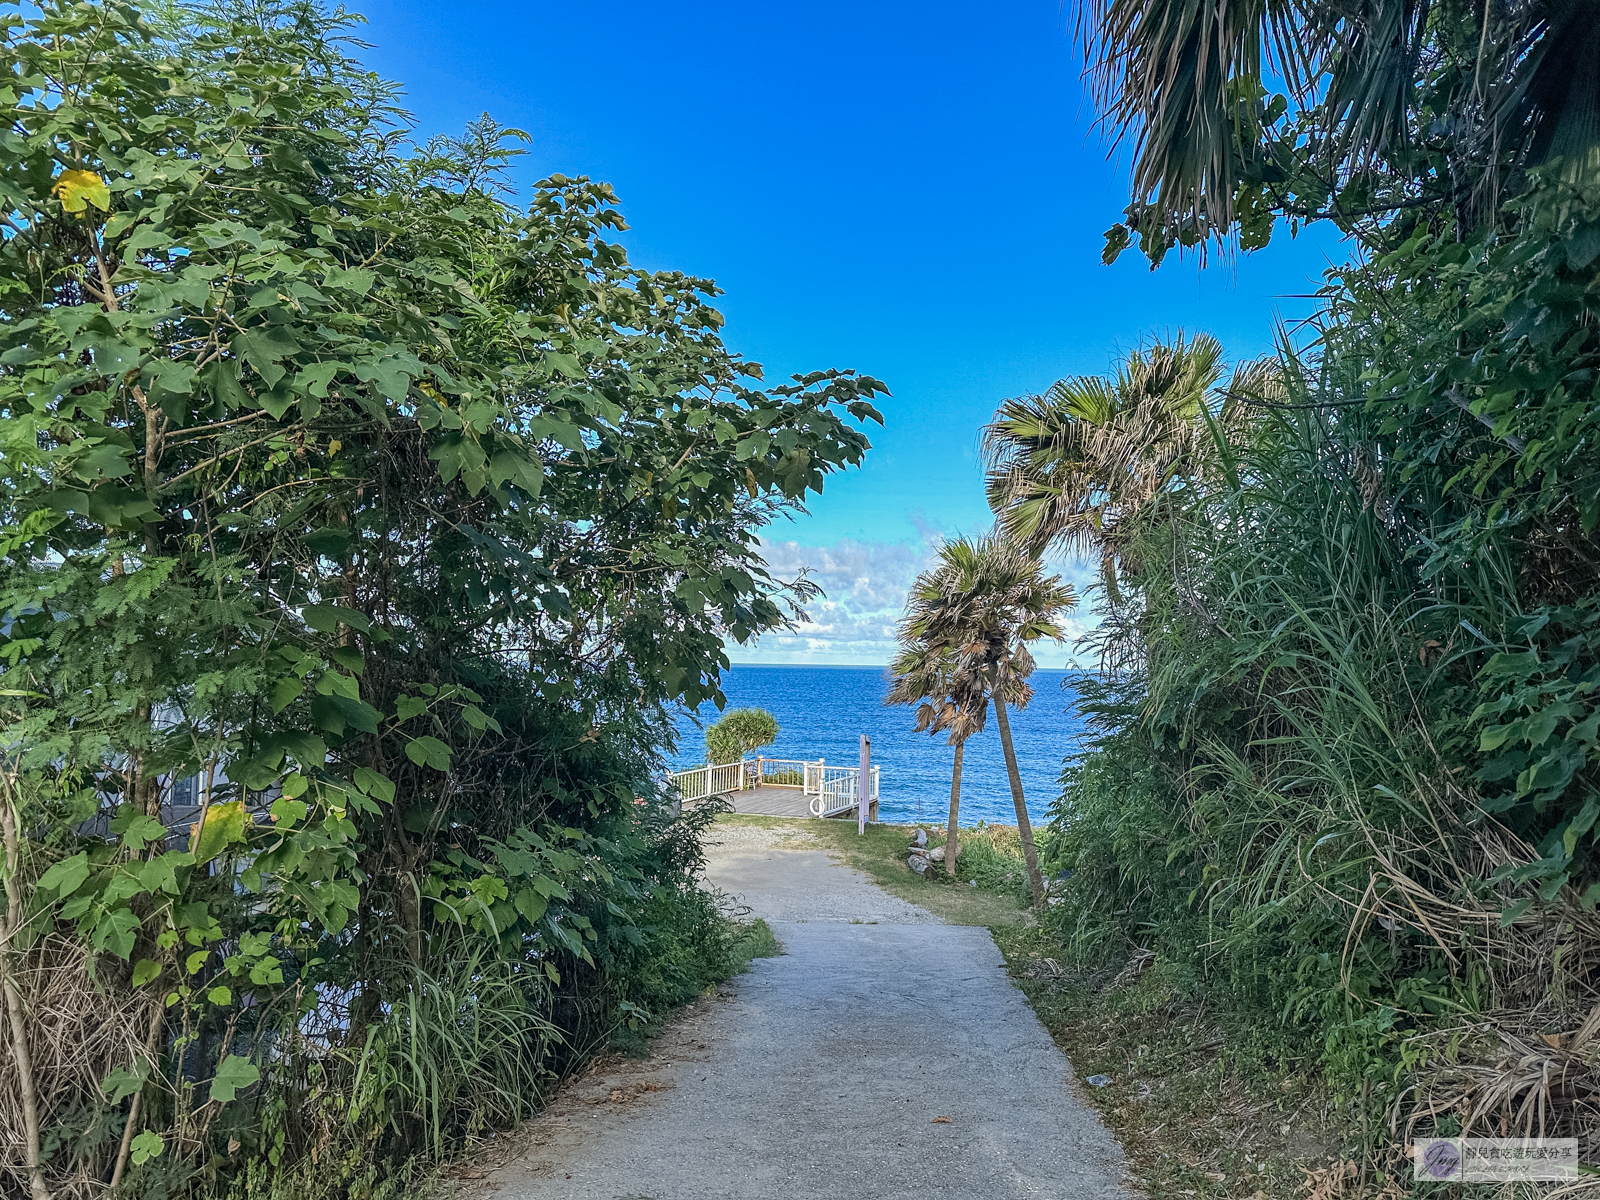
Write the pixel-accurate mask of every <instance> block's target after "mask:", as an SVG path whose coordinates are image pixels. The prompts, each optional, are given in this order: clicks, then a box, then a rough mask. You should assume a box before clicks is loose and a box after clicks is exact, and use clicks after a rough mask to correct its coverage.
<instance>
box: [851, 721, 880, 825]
mask: <svg viewBox="0 0 1600 1200" xmlns="http://www.w3.org/2000/svg"><path fill="white" fill-rule="evenodd" d="M876 782H877V781H876V780H875V779H874V778H873V777H872V739H871V738H869V737H868V736H867V735H866V734H864V733H863V734H862V735H861V768H860V770H859V771H857V773H856V833H857V835H860V834H864V833H866V832H867V805H868V804H870V803H871V802H872V793H873V792H874V791H875V790H876V789H875V788H874V787H873V784H874V783H876Z"/></svg>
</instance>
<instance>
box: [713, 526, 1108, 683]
mask: <svg viewBox="0 0 1600 1200" xmlns="http://www.w3.org/2000/svg"><path fill="white" fill-rule="evenodd" d="M920 532H921V533H922V535H923V536H922V538H921V539H920V540H919V541H917V542H858V541H856V540H854V539H852V538H845V539H843V540H842V541H838V542H835V543H834V544H833V545H831V546H803V545H801V544H800V543H799V542H779V541H769V540H767V539H765V538H763V539H762V542H761V552H762V554H763V556H764V557H765V558H766V560H767V565H768V566H769V567H770V568H771V570H772V573H773V575H774V576H775V577H776V578H778V579H786V580H787V579H794V578H796V577H797V576H798V575H799V574H800V573H801V571H802V570H806V571H807V574H808V576H809V578H810V579H811V580H812V581H813V582H815V583H816V584H818V585H819V586H820V587H821V588H822V590H823V593H824V595H823V596H822V597H819V598H818V599H816V600H813V601H811V602H810V603H809V604H807V605H806V613H807V615H808V616H809V617H810V620H809V621H808V622H806V623H804V624H802V625H800V626H798V627H797V628H796V629H795V631H794V632H792V633H769V634H767V635H766V636H765V637H762V638H761V639H760V640H759V642H756V643H753V644H751V645H748V646H737V645H730V646H729V647H728V657H729V658H730V659H732V660H733V661H734V662H744V663H807V664H821V663H837V664H846V665H863V666H865V665H873V666H877V665H882V664H885V663H887V662H888V661H889V660H890V659H891V658H892V657H893V656H894V649H895V622H897V621H898V620H899V619H900V614H901V612H902V611H903V609H904V607H905V602H906V594H907V593H908V592H909V591H910V590H911V584H912V583H913V581H915V579H916V577H917V575H918V573H919V572H921V571H923V570H925V569H926V568H927V566H928V565H929V563H930V561H931V559H932V557H933V553H934V549H935V547H936V546H937V545H938V537H939V535H938V534H937V532H935V531H934V530H933V529H931V528H921V529H920ZM1058 569H1061V570H1062V573H1063V574H1064V575H1065V576H1066V577H1067V578H1068V579H1069V580H1070V581H1071V582H1072V583H1073V585H1074V586H1075V587H1076V588H1077V590H1078V592H1079V594H1080V595H1081V594H1082V593H1083V590H1084V587H1085V586H1086V585H1087V584H1088V583H1089V582H1090V581H1091V580H1092V578H1093V574H1094V573H1093V572H1092V571H1090V570H1088V569H1087V568H1086V567H1085V566H1084V565H1083V564H1081V563H1069V564H1063V566H1062V567H1061V568H1058ZM1095 623H1097V622H1096V618H1095V615H1094V613H1093V611H1092V610H1091V609H1090V608H1089V606H1088V605H1087V604H1086V603H1085V604H1084V606H1083V607H1081V608H1080V609H1078V611H1076V612H1075V613H1073V614H1071V615H1070V616H1069V617H1068V619H1067V620H1066V621H1065V622H1064V625H1065V626H1066V631H1067V641H1066V642H1065V643H1063V644H1062V645H1059V646H1057V645H1052V644H1049V643H1043V644H1041V645H1038V646H1035V647H1034V653H1035V656H1036V657H1037V658H1038V660H1039V664H1040V665H1041V666H1045V667H1060V666H1066V665H1069V664H1070V663H1072V662H1073V661H1074V658H1073V653H1072V641H1073V640H1074V639H1076V638H1077V637H1078V636H1079V635H1080V634H1082V633H1083V632H1084V630H1085V629H1087V628H1090V627H1091V626H1092V625H1094V624H1095Z"/></svg>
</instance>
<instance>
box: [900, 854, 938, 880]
mask: <svg viewBox="0 0 1600 1200" xmlns="http://www.w3.org/2000/svg"><path fill="white" fill-rule="evenodd" d="M906 866H908V867H910V868H911V869H912V870H913V871H915V872H916V873H917V874H918V875H923V876H925V875H927V873H928V872H929V871H930V870H931V869H932V865H931V864H930V863H929V862H928V860H927V858H926V857H925V856H924V855H921V854H913V855H912V856H911V857H910V858H908V859H907V860H906Z"/></svg>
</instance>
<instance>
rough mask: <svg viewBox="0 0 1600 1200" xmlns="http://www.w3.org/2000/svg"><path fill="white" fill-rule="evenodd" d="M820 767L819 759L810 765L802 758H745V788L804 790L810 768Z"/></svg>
mask: <svg viewBox="0 0 1600 1200" xmlns="http://www.w3.org/2000/svg"><path fill="white" fill-rule="evenodd" d="M820 765H821V760H820V759H819V760H818V761H817V762H816V763H810V762H807V761H806V760H805V759H803V758H765V757H758V758H754V759H748V758H747V759H745V763H744V766H745V779H746V780H747V781H748V783H747V785H746V786H748V787H776V788H804V787H805V785H806V780H807V779H809V778H810V774H809V770H810V768H811V767H813V766H820Z"/></svg>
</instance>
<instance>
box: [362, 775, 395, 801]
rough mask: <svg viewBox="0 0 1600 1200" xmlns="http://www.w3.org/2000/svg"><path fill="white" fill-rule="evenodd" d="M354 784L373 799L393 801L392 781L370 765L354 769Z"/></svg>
mask: <svg viewBox="0 0 1600 1200" xmlns="http://www.w3.org/2000/svg"><path fill="white" fill-rule="evenodd" d="M354 778H355V785H356V787H357V788H359V789H360V790H361V791H363V792H365V793H366V794H367V795H369V796H371V797H373V799H375V800H382V801H383V802H384V803H385V804H390V803H393V801H394V781H393V780H391V779H390V778H389V777H388V776H386V775H380V774H379V773H378V772H377V771H374V770H373V769H372V768H371V767H357V768H356V770H355V777H354Z"/></svg>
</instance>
